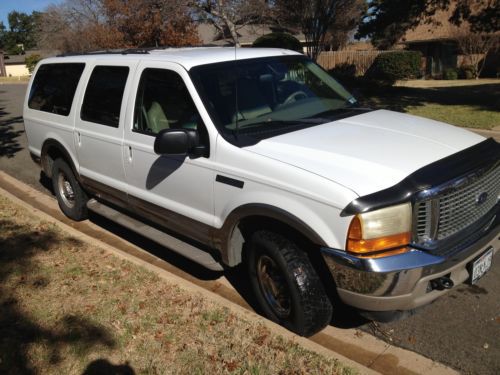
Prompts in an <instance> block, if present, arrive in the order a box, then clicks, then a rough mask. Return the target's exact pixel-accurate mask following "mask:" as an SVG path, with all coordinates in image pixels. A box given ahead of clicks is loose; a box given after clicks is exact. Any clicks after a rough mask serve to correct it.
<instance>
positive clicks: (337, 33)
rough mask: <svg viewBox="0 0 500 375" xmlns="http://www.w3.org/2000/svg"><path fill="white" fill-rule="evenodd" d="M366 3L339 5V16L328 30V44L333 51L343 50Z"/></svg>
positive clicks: (358, 0)
mask: <svg viewBox="0 0 500 375" xmlns="http://www.w3.org/2000/svg"><path fill="white" fill-rule="evenodd" d="M365 8H366V1H365V0H354V1H345V2H343V3H342V4H340V9H339V14H341V15H342V16H341V17H336V18H335V19H334V20H333V23H332V24H331V25H330V27H329V28H328V40H327V41H328V44H329V45H330V49H331V50H333V51H335V50H339V49H341V48H344V47H345V46H346V45H347V42H348V41H349V39H350V38H352V37H353V36H354V34H355V32H356V29H357V26H358V24H359V20H360V19H361V17H362V15H363V14H364V12H365Z"/></svg>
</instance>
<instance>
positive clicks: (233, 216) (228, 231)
mask: <svg viewBox="0 0 500 375" xmlns="http://www.w3.org/2000/svg"><path fill="white" fill-rule="evenodd" d="M252 216H261V217H266V218H269V219H274V220H276V221H279V222H281V223H283V224H285V225H288V226H289V227H291V228H293V229H295V230H296V231H297V232H299V233H301V234H302V235H303V236H304V237H306V238H307V239H308V240H309V241H311V243H313V244H315V245H318V246H327V244H326V243H325V241H324V240H323V239H322V238H321V236H320V235H319V234H318V233H317V232H316V231H315V230H314V229H313V228H311V227H310V226H309V225H308V224H306V223H305V222H304V221H302V220H301V219H299V218H298V217H296V216H295V215H292V214H291V213H289V212H288V211H286V210H283V209H281V208H279V207H275V206H272V205H268V204H261V203H249V204H244V205H242V206H239V207H237V208H235V209H234V210H233V211H232V212H231V213H230V214H229V215H228V216H227V218H226V220H225V221H224V224H223V226H222V227H221V229H219V230H217V232H216V233H215V236H214V242H215V243H214V244H215V246H216V248H219V249H221V255H222V260H223V262H224V263H225V264H227V265H229V266H235V265H237V264H239V263H240V262H241V253H242V249H241V248H239V249H233V247H232V246H231V243H230V242H231V238H232V236H233V232H234V230H235V229H236V228H237V226H238V224H239V223H240V222H241V221H242V220H244V219H245V218H248V217H252Z"/></svg>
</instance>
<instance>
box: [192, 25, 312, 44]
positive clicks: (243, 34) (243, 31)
mask: <svg viewBox="0 0 500 375" xmlns="http://www.w3.org/2000/svg"><path fill="white" fill-rule="evenodd" d="M273 31H276V30H275V28H274V27H273V26H272V25H244V26H241V27H237V30H236V32H237V33H238V36H239V41H240V43H241V44H242V45H248V44H252V43H253V42H254V41H255V40H256V39H257V38H258V37H260V36H262V35H266V34H270V33H272V32H273ZM198 34H199V36H200V39H201V41H202V43H203V44H205V45H207V44H208V45H219V46H226V45H231V44H232V40H231V38H224V36H223V35H221V34H220V32H219V31H218V30H217V29H216V28H215V26H214V25H212V24H210V23H200V24H199V25H198ZM292 35H293V36H294V37H296V38H297V39H298V40H299V41H300V42H302V43H305V40H306V38H305V36H304V34H302V33H294V34H292Z"/></svg>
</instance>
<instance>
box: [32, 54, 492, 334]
mask: <svg viewBox="0 0 500 375" xmlns="http://www.w3.org/2000/svg"><path fill="white" fill-rule="evenodd" d="M24 121H25V126H26V133H27V136H28V140H29V150H30V152H31V154H32V157H33V158H34V159H35V160H36V161H39V162H41V166H42V168H43V171H44V172H45V174H46V175H47V176H48V177H50V178H52V181H53V187H54V191H55V194H56V197H57V200H58V202H59V205H60V207H61V209H62V211H63V212H64V213H65V214H66V215H67V216H69V217H70V218H72V219H75V220H83V219H85V218H86V217H87V210H92V211H95V212H97V213H99V214H101V215H104V216H106V217H108V218H111V219H112V220H115V221H117V222H118V223H120V224H122V225H124V226H126V227H128V228H130V229H131V230H133V231H136V232H138V233H140V234H141V235H143V236H146V237H148V238H151V239H153V240H155V241H157V242H159V243H161V244H164V245H165V246H167V247H169V248H170V249H172V250H174V251H176V252H179V253H181V254H183V255H185V256H186V257H188V258H190V259H192V260H193V261H195V262H198V263H200V264H203V265H204V266H206V267H208V268H210V269H212V270H223V269H225V268H228V267H235V266H238V265H239V264H240V263H244V264H245V267H246V269H247V271H248V276H247V277H249V279H250V282H251V284H252V287H253V291H254V292H255V296H256V300H257V301H258V303H259V305H260V308H261V310H262V312H264V313H265V315H266V316H268V317H269V318H270V319H272V320H274V321H277V322H279V323H281V324H283V325H284V326H286V327H288V328H289V329H291V330H293V331H295V332H297V333H299V334H301V335H311V334H313V333H315V332H317V331H318V330H320V329H322V328H323V327H324V326H325V325H327V324H328V323H329V322H330V319H331V316H332V310H333V308H332V305H334V304H336V303H340V301H342V302H343V303H346V304H348V305H351V306H354V307H356V308H357V309H359V310H360V311H362V312H364V313H365V314H368V315H370V316H375V317H379V318H384V317H386V316H387V315H388V313H387V312H392V311H405V310H411V309H414V308H416V307H419V306H421V305H424V304H427V303H429V302H431V301H432V300H434V299H436V298H437V297H439V296H441V295H442V294H443V293H445V292H446V291H447V290H448V289H450V288H452V287H453V286H455V285H457V284H460V283H463V282H466V281H468V282H470V283H474V282H476V281H477V280H478V279H479V278H480V277H481V276H482V275H483V274H484V273H486V271H487V270H488V268H489V267H490V265H491V261H492V257H493V254H494V253H496V252H497V251H498V248H499V243H500V241H499V219H498V216H499V215H498V212H499V206H500V205H499V203H498V196H499V192H500V167H499V158H500V147H499V144H498V143H496V142H495V141H494V140H492V139H487V140H486V139H484V138H482V137H480V136H478V135H475V134H472V133H470V132H468V131H466V130H463V129H459V128H456V127H453V126H449V125H446V124H443V123H439V122H436V121H431V120H427V119H423V118H418V117H414V116H409V115H405V114H401V113H395V112H390V111H385V110H371V109H367V108H361V107H360V106H359V105H358V103H357V101H356V99H355V98H354V97H353V96H352V95H351V94H350V93H349V92H348V91H347V90H346V89H345V88H343V87H342V86H341V85H340V84H339V83H338V82H337V81H336V80H335V79H333V78H332V77H331V76H330V75H328V74H327V73H326V72H325V71H324V70H323V69H321V68H320V67H319V66H318V65H316V64H315V63H313V62H312V61H310V60H308V59H307V58H306V57H304V56H303V55H300V54H298V53H295V52H292V51H286V50H278V49H238V50H237V51H235V50H234V49H231V48H228V49H226V48H192V49H167V50H135V51H134V50H129V51H123V52H121V53H91V54H85V55H74V56H61V57H56V58H51V59H46V60H43V61H42V62H41V63H39V64H38V66H37V68H36V70H35V74H34V75H33V78H32V79H31V82H30V86H29V89H28V94H27V97H26V101H25V104H24ZM242 277H244V276H242Z"/></svg>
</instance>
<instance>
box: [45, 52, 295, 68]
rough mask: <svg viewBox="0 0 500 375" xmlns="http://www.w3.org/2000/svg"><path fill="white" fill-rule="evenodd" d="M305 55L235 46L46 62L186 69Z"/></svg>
mask: <svg viewBox="0 0 500 375" xmlns="http://www.w3.org/2000/svg"><path fill="white" fill-rule="evenodd" d="M290 55H301V54H300V53H298V52H295V51H290V50H286V49H278V48H233V47H190V48H166V49H151V50H125V51H116V52H114V51H113V52H106V51H104V52H102V53H101V52H92V53H87V54H81V55H77V54H72V55H62V56H60V57H53V58H50V59H46V60H44V61H43V62H44V63H54V62H59V63H60V62H86V61H95V60H107V61H109V60H116V61H124V60H134V61H137V60H145V61H153V60H154V61H158V60H160V61H168V62H175V63H178V64H180V65H182V66H183V67H184V68H185V69H186V70H190V69H191V68H192V67H194V66H198V65H206V64H213V63H218V62H225V61H234V60H235V59H236V60H246V59H253V58H259V57H273V56H290Z"/></svg>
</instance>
